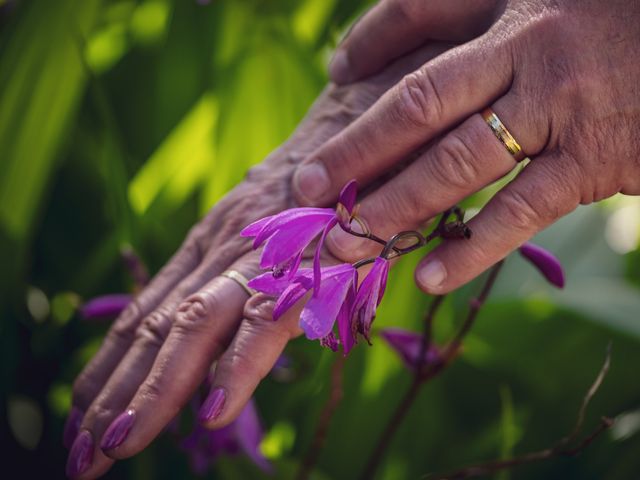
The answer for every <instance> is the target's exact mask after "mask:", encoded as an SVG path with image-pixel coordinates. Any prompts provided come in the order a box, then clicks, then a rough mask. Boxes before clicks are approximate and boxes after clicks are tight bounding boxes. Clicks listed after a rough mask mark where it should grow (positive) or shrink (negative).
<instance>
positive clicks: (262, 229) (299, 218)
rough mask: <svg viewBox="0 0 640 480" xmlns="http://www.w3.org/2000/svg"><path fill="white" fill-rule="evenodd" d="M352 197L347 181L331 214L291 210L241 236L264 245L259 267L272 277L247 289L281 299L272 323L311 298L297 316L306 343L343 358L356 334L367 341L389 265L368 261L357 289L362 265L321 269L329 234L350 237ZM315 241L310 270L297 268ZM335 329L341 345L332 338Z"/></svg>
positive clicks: (354, 190)
mask: <svg viewBox="0 0 640 480" xmlns="http://www.w3.org/2000/svg"><path fill="white" fill-rule="evenodd" d="M356 195H357V188H356V183H355V181H351V182H349V183H348V184H347V185H346V186H345V187H344V188H343V189H342V192H341V193H340V197H339V200H338V205H337V207H336V209H335V210H334V209H331V208H310V207H309V208H304V207H303V208H293V209H291V210H285V211H284V212H281V213H279V214H277V215H272V216H270V217H266V218H263V219H261V220H258V221H257V222H254V223H252V224H251V225H249V226H248V227H247V228H245V229H244V230H243V231H242V232H241V235H243V236H246V237H253V238H254V241H253V247H254V248H258V247H260V246H262V245H263V244H264V248H263V251H262V256H261V258H260V267H261V268H264V269H271V271H269V272H266V273H264V274H262V275H259V276H258V277H256V278H254V279H252V280H251V281H250V282H249V286H250V287H251V288H253V289H255V290H257V291H260V292H263V293H266V294H269V295H274V296H278V297H279V298H278V300H277V302H276V305H275V307H274V310H273V318H274V320H277V319H278V318H280V317H281V316H282V315H283V314H284V313H285V312H286V311H287V310H289V309H290V308H291V307H292V306H293V305H294V304H296V303H297V302H298V301H299V300H301V299H302V298H304V297H305V296H307V295H308V294H310V298H309V300H308V301H307V302H306V304H305V305H304V308H303V309H302V313H301V315H300V327H301V328H302V330H303V331H304V333H305V335H306V336H307V338H309V339H312V340H320V342H321V343H322V345H324V346H327V347H329V348H331V349H332V350H334V351H336V350H337V349H338V344H339V343H341V344H342V348H343V350H344V353H345V355H346V354H347V353H349V351H350V350H351V348H352V347H353V345H354V344H355V343H356V335H357V333H360V334H362V335H363V336H364V337H365V338H366V339H367V341H369V333H370V330H371V323H372V321H373V319H374V318H375V313H376V308H377V306H378V305H379V303H380V301H381V300H382V296H383V294H384V290H385V286H386V283H387V274H388V272H389V261H388V260H387V259H386V258H384V256H380V257H377V258H375V259H370V261H368V262H365V264H366V263H371V264H373V266H372V268H371V270H370V272H369V274H368V275H367V276H366V277H365V278H364V280H363V281H362V283H361V284H360V286H359V287H358V267H359V266H362V265H358V264H356V265H351V264H348V263H345V264H340V265H332V266H327V267H322V266H321V265H320V251H321V249H322V246H323V244H324V240H325V238H326V236H327V234H328V233H329V231H331V229H332V228H334V227H336V226H338V225H339V226H340V227H341V228H342V229H344V230H345V231H347V232H352V230H351V222H352V220H353V219H354V218H355V203H356ZM318 236H320V240H319V242H318V244H317V246H316V248H315V253H314V259H313V265H312V267H311V268H300V263H301V261H302V257H303V254H304V251H305V249H306V248H307V247H308V246H309V245H310V244H311V242H312V241H314V240H315V239H316V238H317V237H318ZM359 263H361V262H359ZM336 324H337V330H338V335H339V339H340V340H339V342H338V338H337V337H336V334H335V333H334V327H335V325H336Z"/></svg>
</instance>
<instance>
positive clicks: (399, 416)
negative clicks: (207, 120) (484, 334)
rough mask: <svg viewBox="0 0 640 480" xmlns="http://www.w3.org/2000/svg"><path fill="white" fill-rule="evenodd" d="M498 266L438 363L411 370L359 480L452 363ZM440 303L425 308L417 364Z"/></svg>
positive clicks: (377, 462)
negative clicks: (421, 394) (417, 401)
mask: <svg viewBox="0 0 640 480" xmlns="http://www.w3.org/2000/svg"><path fill="white" fill-rule="evenodd" d="M436 228H437V227H436ZM502 264H503V262H502V261H501V262H499V263H497V264H496V265H494V266H493V268H492V269H491V271H490V272H489V275H488V276H487V279H486V280H485V283H484V285H483V287H482V290H481V291H480V295H478V297H477V298H476V299H474V300H473V301H472V302H471V303H470V305H469V313H468V314H467V317H466V319H465V321H464V322H463V324H462V326H461V327H460V329H459V330H458V332H457V333H456V335H455V337H454V338H453V340H451V342H449V345H448V346H447V348H446V349H445V351H444V353H443V354H442V357H441V361H439V362H437V363H433V364H429V365H426V368H425V365H424V363H422V364H421V365H420V368H416V369H415V373H414V376H413V380H412V382H411V385H410V386H409V389H408V390H407V392H406V393H405V394H404V396H403V397H402V400H401V401H400V403H399V404H398V406H397V407H396V409H395V411H394V412H393V415H392V416H391V418H390V419H389V421H388V422H387V425H386V426H385V428H384V430H383V432H382V434H381V435H380V438H379V440H378V443H377V444H376V446H375V448H374V450H373V452H372V454H371V455H370V456H369V460H368V461H367V464H366V466H365V468H364V470H363V472H362V475H361V476H360V478H361V479H363V480H365V479H371V478H373V476H374V474H375V472H376V470H377V469H378V466H379V465H380V462H381V461H382V459H383V458H384V453H385V451H386V450H387V448H388V446H389V444H390V443H391V440H392V438H393V436H394V434H395V433H396V430H397V429H398V427H399V426H400V424H401V423H402V421H403V420H404V418H405V417H406V415H407V413H408V412H409V410H410V409H411V406H412V405H413V402H414V401H415V399H416V397H417V396H418V393H419V392H420V388H421V387H422V385H424V384H425V383H426V382H427V381H428V380H430V379H431V378H433V377H435V376H436V375H438V374H439V373H441V372H442V371H443V370H444V369H445V368H446V367H447V366H448V364H449V363H450V360H452V359H453V357H454V356H455V354H456V353H457V351H458V349H459V348H460V344H461V342H462V340H463V339H464V337H465V336H466V335H467V333H469V330H470V329H471V327H472V326H473V324H474V322H475V319H476V317H477V316H478V312H479V310H480V307H481V306H482V305H483V304H484V302H485V301H486V299H487V297H488V296H489V293H490V292H491V289H492V288H493V285H494V284H495V281H496V278H497V276H498V273H499V272H500V269H501V268H502ZM443 300H444V296H438V297H435V298H434V299H433V301H432V302H431V305H430V306H429V310H428V311H427V314H426V315H425V321H424V332H423V336H422V344H421V347H420V350H421V351H420V356H419V357H418V358H419V361H421V362H424V360H425V353H426V352H427V349H428V348H429V345H430V344H431V331H432V325H433V319H434V318H435V315H436V313H437V311H438V308H439V307H440V306H441V305H442V302H443Z"/></svg>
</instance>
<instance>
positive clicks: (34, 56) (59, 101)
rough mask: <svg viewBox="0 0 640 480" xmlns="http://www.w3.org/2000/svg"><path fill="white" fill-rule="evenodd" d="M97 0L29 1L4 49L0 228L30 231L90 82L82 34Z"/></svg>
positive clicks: (19, 233) (16, 234)
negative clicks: (85, 67) (77, 108)
mask: <svg viewBox="0 0 640 480" xmlns="http://www.w3.org/2000/svg"><path fill="white" fill-rule="evenodd" d="M99 4H100V2H99V1H98V0H60V1H57V2H49V1H47V0H37V1H33V2H29V3H28V4H27V5H25V6H24V8H23V9H22V10H20V12H19V13H20V15H22V17H21V18H20V21H19V22H18V25H17V26H16V30H15V31H14V32H12V35H10V36H8V37H7V38H6V40H5V41H6V43H5V41H3V43H2V46H1V47H0V51H1V52H2V55H1V56H0V105H2V109H0V151H2V155H3V175H2V176H0V226H1V227H2V228H4V229H6V231H7V232H8V233H9V234H10V235H11V236H12V237H13V238H15V239H22V238H24V237H25V236H26V235H27V234H28V233H29V231H30V228H31V226H32V222H33V220H34V218H35V215H36V212H37V208H38V206H39V203H40V200H41V198H42V195H43V193H44V190H45V188H46V186H47V184H48V181H49V179H50V174H51V172H52V170H53V167H54V162H55V160H56V158H57V156H58V154H59V152H60V148H61V147H62V146H63V144H64V141H65V139H66V132H67V130H68V127H69V125H70V122H71V121H72V119H73V116H74V113H75V111H76V107H77V104H78V100H79V99H80V97H81V95H82V93H83V91H84V87H85V84H86V78H87V76H86V72H85V70H84V67H83V63H82V59H81V53H80V52H81V51H82V48H81V46H80V42H81V39H82V38H84V36H85V35H86V33H87V32H88V30H89V29H90V28H91V26H92V24H93V21H94V19H95V17H96V12H97V10H98V6H99Z"/></svg>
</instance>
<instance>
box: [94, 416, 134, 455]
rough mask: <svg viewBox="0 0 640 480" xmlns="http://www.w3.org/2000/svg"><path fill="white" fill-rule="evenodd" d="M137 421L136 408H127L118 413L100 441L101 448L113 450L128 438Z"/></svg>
mask: <svg viewBox="0 0 640 480" xmlns="http://www.w3.org/2000/svg"><path fill="white" fill-rule="evenodd" d="M135 421H136V412H135V411H134V410H127V411H126V412H122V413H121V414H120V415H118V416H117V417H116V418H115V420H114V421H113V422H111V425H109V427H108V428H107V431H106V432H104V435H103V436H102V441H101V442H100V448H101V449H102V450H111V449H113V448H116V447H117V446H119V445H121V444H122V442H124V441H125V440H126V439H127V435H129V432H130V431H131V427H133V423H134V422H135Z"/></svg>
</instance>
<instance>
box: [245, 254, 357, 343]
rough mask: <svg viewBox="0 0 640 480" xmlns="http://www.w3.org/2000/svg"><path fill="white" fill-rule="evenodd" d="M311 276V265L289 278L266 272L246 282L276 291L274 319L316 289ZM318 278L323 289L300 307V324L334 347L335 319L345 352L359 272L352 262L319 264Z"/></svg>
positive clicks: (271, 292)
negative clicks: (325, 265) (321, 266)
mask: <svg viewBox="0 0 640 480" xmlns="http://www.w3.org/2000/svg"><path fill="white" fill-rule="evenodd" d="M313 276H314V272H313V270H312V269H310V268H303V269H300V270H299V271H298V273H297V275H296V276H295V277H294V278H293V279H292V280H286V279H283V278H274V277H273V275H272V274H270V273H265V274H262V275H260V276H258V277H256V278H254V279H253V280H251V281H250V282H249V286H250V287H251V288H253V289H255V290H258V291H260V292H263V293H266V294H269V295H279V298H278V300H277V302H276V305H275V307H274V309H273V319H274V320H277V319H278V318H280V317H281V316H282V315H283V314H284V313H285V312H286V311H287V310H289V309H290V308H291V307H292V306H293V305H294V304H295V303H296V302H298V301H299V300H300V299H302V298H303V297H304V296H305V295H306V294H307V293H308V292H309V291H311V290H312V289H315V285H314V282H313ZM320 278H321V281H322V289H321V290H320V291H319V292H317V294H314V295H313V296H312V298H311V299H310V300H309V301H308V302H307V303H306V305H305V306H304V308H303V309H302V313H301V315H300V328H302V330H303V331H304V333H305V335H306V337H307V338H309V339H311V340H318V339H320V340H321V342H322V344H323V345H325V346H329V347H330V348H332V349H335V348H336V347H337V342H336V340H335V337H334V336H332V335H333V334H332V332H333V327H334V325H335V323H336V321H337V322H338V331H339V333H340V338H341V340H342V343H343V347H344V348H345V353H346V352H348V350H349V349H350V348H351V345H352V343H351V341H352V340H351V338H352V336H353V335H352V334H351V326H350V318H351V308H352V305H353V301H354V299H355V289H356V285H357V283H358V273H357V271H356V269H355V268H354V267H353V265H350V264H348V263H345V264H342V265H335V266H332V267H326V268H322V269H321V271H320ZM314 293H315V292H314ZM347 332H348V334H347Z"/></svg>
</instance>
